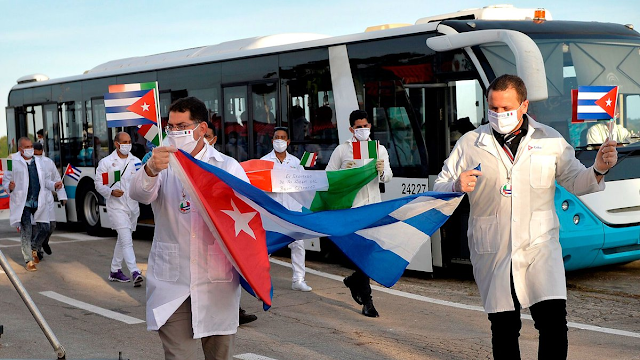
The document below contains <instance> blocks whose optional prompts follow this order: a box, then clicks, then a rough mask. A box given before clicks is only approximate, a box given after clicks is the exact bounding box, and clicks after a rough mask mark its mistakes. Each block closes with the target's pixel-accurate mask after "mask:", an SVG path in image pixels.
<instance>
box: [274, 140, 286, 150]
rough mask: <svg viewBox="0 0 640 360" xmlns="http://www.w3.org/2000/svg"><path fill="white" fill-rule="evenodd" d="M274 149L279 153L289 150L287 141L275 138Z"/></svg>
mask: <svg viewBox="0 0 640 360" xmlns="http://www.w3.org/2000/svg"><path fill="white" fill-rule="evenodd" d="M273 150H275V151H276V152H277V153H281V152H285V151H286V150H287V142H286V141H284V140H282V139H277V140H273Z"/></svg>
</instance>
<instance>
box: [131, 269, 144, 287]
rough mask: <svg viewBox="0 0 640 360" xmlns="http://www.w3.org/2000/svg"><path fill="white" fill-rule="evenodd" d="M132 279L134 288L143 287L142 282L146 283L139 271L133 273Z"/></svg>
mask: <svg viewBox="0 0 640 360" xmlns="http://www.w3.org/2000/svg"><path fill="white" fill-rule="evenodd" d="M131 278H132V279H133V287H140V286H142V282H143V281H144V278H143V277H142V274H140V272H138V271H134V272H132V273H131Z"/></svg>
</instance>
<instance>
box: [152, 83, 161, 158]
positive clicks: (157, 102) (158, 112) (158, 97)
mask: <svg viewBox="0 0 640 360" xmlns="http://www.w3.org/2000/svg"><path fill="white" fill-rule="evenodd" d="M153 96H154V97H155V98H156V126H158V146H162V121H161V118H162V117H161V116H160V91H159V90H158V82H157V81H156V87H155V89H153Z"/></svg>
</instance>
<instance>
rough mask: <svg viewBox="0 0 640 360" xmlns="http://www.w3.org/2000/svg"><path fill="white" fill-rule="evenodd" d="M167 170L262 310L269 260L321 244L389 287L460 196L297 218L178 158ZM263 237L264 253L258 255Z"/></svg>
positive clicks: (421, 197)
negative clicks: (291, 248)
mask: <svg viewBox="0 0 640 360" xmlns="http://www.w3.org/2000/svg"><path fill="white" fill-rule="evenodd" d="M170 165H171V166H172V168H173V169H174V172H175V173H176V174H177V175H178V176H179V177H180V178H181V180H182V183H183V184H184V185H185V189H186V190H187V192H189V194H190V197H191V199H197V200H196V201H194V205H195V206H196V207H197V209H198V211H199V212H200V213H201V214H207V216H203V217H208V218H209V219H213V220H212V221H207V219H205V222H207V224H208V225H209V228H210V230H211V231H212V232H214V233H215V232H218V233H219V235H220V236H221V238H222V240H223V243H224V244H225V246H226V247H227V250H228V251H227V254H228V256H230V261H231V262H232V263H233V264H234V266H236V269H237V270H238V271H239V272H240V274H241V275H242V276H243V277H244V278H245V279H246V280H247V282H248V283H249V285H250V286H251V288H253V289H254V290H255V293H256V295H257V296H258V297H259V298H260V299H261V300H263V301H265V303H266V301H267V300H269V301H270V299H267V298H266V296H267V294H268V292H269V291H270V278H269V276H268V271H269V266H268V258H267V252H273V251H275V250H277V249H279V248H281V247H283V246H286V245H287V244H289V243H290V242H292V241H294V240H300V239H307V238H316V237H319V236H328V237H329V238H330V239H331V240H332V241H333V242H334V243H335V244H336V245H337V246H338V247H339V248H340V249H341V250H342V251H344V253H345V254H346V255H347V256H348V257H349V258H350V259H351V260H352V261H353V262H354V263H355V264H356V265H357V266H358V267H359V268H360V269H362V270H363V271H364V272H365V273H366V274H367V275H368V276H370V277H371V278H372V279H373V280H375V281H377V282H378V283H380V284H382V285H384V286H387V287H390V286H393V285H394V284H395V283H396V281H398V279H399V278H400V276H402V273H403V272H404V270H405V268H406V267H407V265H408V264H409V262H410V261H411V259H412V258H413V257H414V256H415V254H416V253H417V252H418V250H419V249H420V247H421V246H422V245H423V244H424V243H425V242H427V241H429V239H430V237H431V235H432V234H433V233H434V232H435V231H436V230H437V229H438V228H440V226H442V224H444V222H445V221H446V220H447V219H448V218H449V216H450V215H451V214H452V213H453V211H454V210H455V208H456V207H457V206H458V204H459V202H460V200H461V199H462V196H463V194H462V193H448V192H447V193H438V192H425V193H421V194H415V195H409V196H406V197H402V198H399V199H394V200H389V201H384V202H381V203H377V204H371V205H366V206H361V207H357V208H351V209H342V210H331V211H320V212H313V213H310V212H306V213H302V212H295V211H290V210H287V209H286V208H285V207H283V206H282V205H280V204H279V203H278V202H276V201H275V200H273V199H272V198H271V197H269V196H268V195H267V194H266V193H265V192H264V191H262V190H260V189H258V188H256V187H254V186H253V185H251V184H248V183H246V182H244V181H242V180H239V179H238V178H236V177H234V176H233V175H231V174H229V173H227V172H225V171H224V170H221V169H219V168H217V167H215V166H213V165H210V164H208V163H205V162H201V161H199V160H195V159H194V158H193V157H191V156H190V155H188V154H187V153H185V152H183V151H180V152H177V153H175V155H172V156H171V159H170ZM229 214H233V216H232V215H229ZM256 214H259V218H260V219H259V221H258V220H256V216H255V215H256ZM215 219H218V223H219V224H220V226H219V225H218V224H217V223H216V220H215ZM230 220H233V221H230ZM239 221H240V225H238V222H239ZM252 222H253V223H252ZM214 224H215V225H214ZM214 226H215V227H214ZM260 228H263V229H264V232H263V231H260V230H261V229H260ZM243 232H244V233H247V234H249V233H250V235H251V236H250V237H248V238H249V241H246V240H247V237H245V238H244V240H243V239H241V237H238V234H244V233H243ZM263 234H264V235H263ZM242 236H244V235H242ZM262 236H265V237H266V246H267V247H268V250H266V249H265V250H264V251H263V250H261V246H262V245H261V242H262V244H264V241H265V240H263V239H262V238H261V237H262ZM247 248H249V249H248V250H247ZM247 251H248V252H247ZM265 264H266V265H265ZM265 272H266V274H265ZM267 281H269V282H268V283H267Z"/></svg>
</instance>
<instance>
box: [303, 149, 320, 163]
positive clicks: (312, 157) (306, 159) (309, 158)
mask: <svg viewBox="0 0 640 360" xmlns="http://www.w3.org/2000/svg"><path fill="white" fill-rule="evenodd" d="M317 157H318V154H317V153H310V152H308V151H305V152H304V154H302V158H300V165H302V166H304V167H314V166H315V165H316V158H317Z"/></svg>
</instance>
